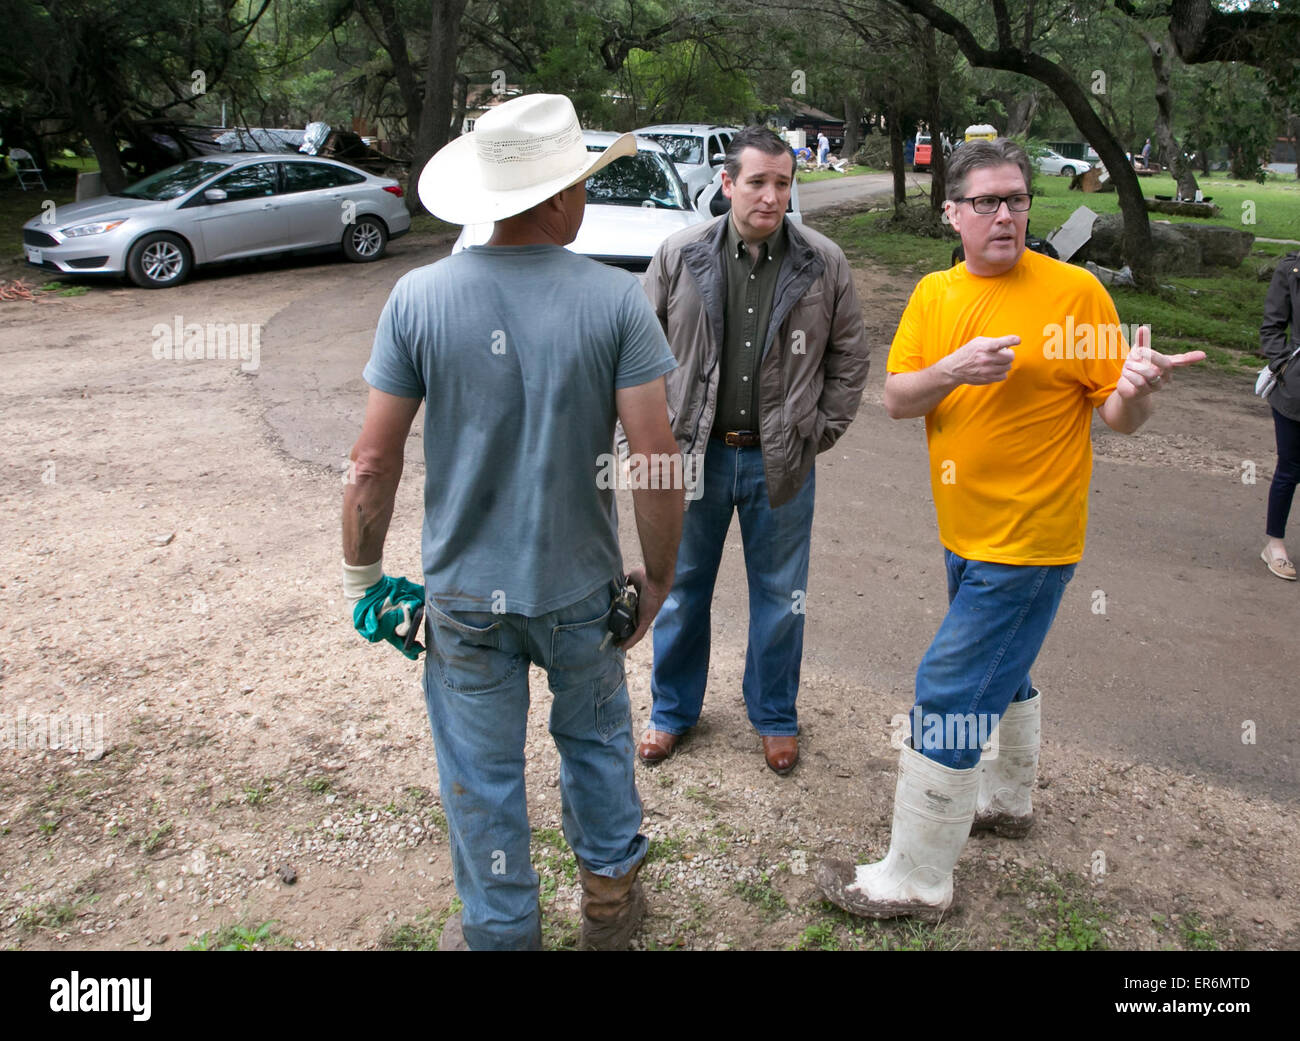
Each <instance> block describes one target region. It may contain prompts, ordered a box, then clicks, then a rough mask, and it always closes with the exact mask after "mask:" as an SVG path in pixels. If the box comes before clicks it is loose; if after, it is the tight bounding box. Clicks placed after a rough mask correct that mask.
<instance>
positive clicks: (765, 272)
mask: <svg viewBox="0 0 1300 1041" xmlns="http://www.w3.org/2000/svg"><path fill="white" fill-rule="evenodd" d="M724 248H725V249H726V251H727V255H726V257H725V258H724V259H725V261H726V271H727V313H726V315H725V316H724V319H723V335H722V359H721V366H722V367H721V372H720V374H719V382H718V411H717V418H716V419H715V420H714V423H713V430H714V432H715V433H719V434H720V433H725V432H726V431H728V430H758V367H759V365H760V364H761V362H762V360H763V345H764V344H765V343H766V342H767V323H768V319H769V318H770V317H771V316H772V300H773V298H774V297H775V296H776V278H777V275H778V274H779V273H780V271H781V258H782V257H783V256H784V255H785V248H786V236H785V222H784V221H782V222H781V226H780V227H779V228H777V230H776V231H774V232H772V234H771V235H769V236H768V237H767V238H766V239H762V240H760V241H758V242H750V243H745V242H742V241H741V238H740V232H738V231H737V230H736V225H735V224H734V223H733V222H732V220H731V217H730V216H728V217H727V238H726V245H725V247H724Z"/></svg>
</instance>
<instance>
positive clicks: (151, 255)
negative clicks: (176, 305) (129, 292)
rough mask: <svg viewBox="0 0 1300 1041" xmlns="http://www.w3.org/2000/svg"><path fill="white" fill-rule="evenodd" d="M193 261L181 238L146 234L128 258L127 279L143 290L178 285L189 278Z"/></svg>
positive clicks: (160, 233) (163, 233)
mask: <svg viewBox="0 0 1300 1041" xmlns="http://www.w3.org/2000/svg"><path fill="white" fill-rule="evenodd" d="M193 266H194V258H193V256H192V254H191V253H190V247H189V246H187V245H186V244H185V240H184V239H182V238H181V237H180V236H178V235H169V234H168V233H166V232H155V233H154V234H152V235H146V236H145V237H144V238H142V239H141V240H140V241H139V242H137V243H136V244H135V245H134V246H132V247H131V252H130V253H129V254H128V255H127V258H126V273H127V276H128V277H129V278H130V279H131V281H132V282H134V283H135V284H136V285H138V286H140V287H142V288H144V289H166V288H168V287H169V286H178V285H180V284H181V283H182V282H184V281H185V280H186V279H187V278H189V277H190V268H191V267H193Z"/></svg>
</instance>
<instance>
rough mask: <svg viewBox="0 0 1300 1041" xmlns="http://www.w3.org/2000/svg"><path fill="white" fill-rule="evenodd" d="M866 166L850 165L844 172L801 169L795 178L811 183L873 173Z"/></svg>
mask: <svg viewBox="0 0 1300 1041" xmlns="http://www.w3.org/2000/svg"><path fill="white" fill-rule="evenodd" d="M871 172H872V171H871V170H869V169H868V168H867V167H865V166H855V165H850V166H849V168H848V169H847V170H845V171H844V173H836V172H835V171H834V170H800V171H799V172H798V174H796V175H795V179H796V180H797V181H798V182H799V183H800V184H811V183H812V182H813V181H829V180H832V179H834V178H840V177H857V176H859V175H860V174H865V173H871Z"/></svg>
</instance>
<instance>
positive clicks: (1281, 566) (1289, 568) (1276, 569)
mask: <svg viewBox="0 0 1300 1041" xmlns="http://www.w3.org/2000/svg"><path fill="white" fill-rule="evenodd" d="M1259 559H1260V560H1262V561H1263V562H1264V563H1265V564H1267V565H1268V569H1269V570H1270V571H1271V572H1273V574H1275V575H1277V577H1278V578H1285V579H1286V580H1287V581H1288V582H1294V581H1295V580H1296V574H1295V565H1294V564H1292V563H1291V561H1289V560H1287V558H1286V557H1270V556H1269V555H1268V549H1267V547H1265V548H1264V549H1262V550H1260V551H1259Z"/></svg>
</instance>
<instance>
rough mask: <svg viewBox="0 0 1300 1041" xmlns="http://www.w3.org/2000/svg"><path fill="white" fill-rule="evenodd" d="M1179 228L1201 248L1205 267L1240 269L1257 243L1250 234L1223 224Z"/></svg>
mask: <svg viewBox="0 0 1300 1041" xmlns="http://www.w3.org/2000/svg"><path fill="white" fill-rule="evenodd" d="M1177 228H1178V231H1179V233H1180V234H1182V235H1185V236H1188V237H1189V238H1191V239H1192V240H1193V241H1194V242H1195V243H1196V244H1197V245H1198V246H1200V247H1201V263H1202V264H1203V265H1204V266H1205V267H1240V266H1241V262H1242V261H1243V260H1245V259H1246V257H1247V256H1248V255H1249V254H1250V247H1251V246H1252V245H1254V242H1255V236H1254V235H1252V234H1251V233H1250V232H1248V231H1241V230H1239V229H1237V228H1226V227H1224V226H1223V225H1221V224H1179V225H1177Z"/></svg>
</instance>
